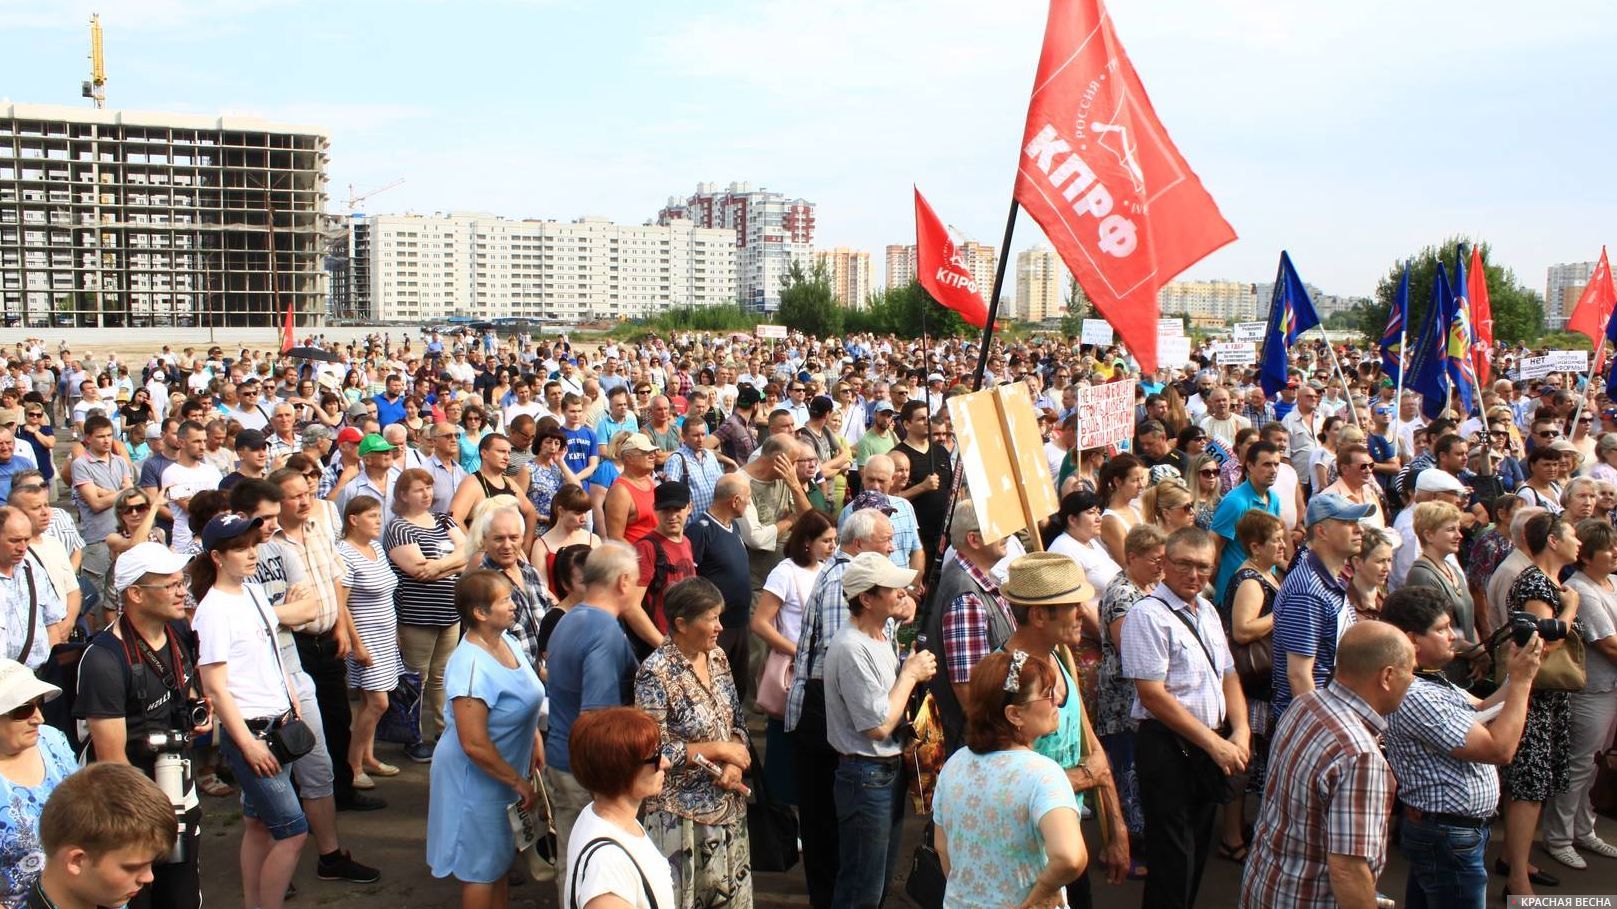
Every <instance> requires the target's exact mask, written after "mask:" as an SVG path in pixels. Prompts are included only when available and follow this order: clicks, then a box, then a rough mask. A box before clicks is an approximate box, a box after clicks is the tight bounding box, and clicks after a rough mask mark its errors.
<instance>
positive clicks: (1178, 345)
mask: <svg viewBox="0 0 1617 909" xmlns="http://www.w3.org/2000/svg"><path fill="white" fill-rule="evenodd" d="M1157 363H1159V364H1161V365H1162V366H1164V367H1166V368H1168V369H1178V368H1181V367H1184V366H1187V365H1189V363H1190V339H1189V338H1186V337H1184V336H1179V337H1172V338H1164V337H1159V338H1157Z"/></svg>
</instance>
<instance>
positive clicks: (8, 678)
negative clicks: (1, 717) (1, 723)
mask: <svg viewBox="0 0 1617 909" xmlns="http://www.w3.org/2000/svg"><path fill="white" fill-rule="evenodd" d="M61 693H62V689H60V688H57V687H56V686H55V685H47V684H46V683H44V682H41V681H40V680H39V679H38V678H36V677H35V676H34V673H33V670H31V669H29V668H28V667H27V666H24V665H23V664H21V663H19V662H17V661H16V660H5V659H0V713H9V712H10V711H12V710H15V709H17V708H18V707H21V706H22V705H24V704H26V703H28V702H29V701H31V700H33V699H34V698H37V697H41V696H43V697H44V698H45V700H47V701H49V700H54V699H55V698H56V696H57V695H59V694H61Z"/></svg>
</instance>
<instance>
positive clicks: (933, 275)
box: [915, 187, 988, 328]
mask: <svg viewBox="0 0 1617 909" xmlns="http://www.w3.org/2000/svg"><path fill="white" fill-rule="evenodd" d="M915 277H916V279H917V280H919V281H920V282H921V286H922V287H924V288H926V292H927V293H929V294H931V295H932V299H934V300H937V301H938V302H939V303H942V304H943V305H944V306H947V307H949V308H950V309H952V310H954V311H955V312H957V313H960V315H961V316H962V317H964V318H965V320H966V322H967V323H968V324H971V325H975V326H977V327H978V328H984V327H986V326H987V325H988V306H987V304H985V303H983V295H982V290H981V288H979V287H978V286H977V279H976V278H974V277H972V274H971V271H970V270H969V269H967V268H966V263H965V262H964V261H962V260H961V258H960V256H959V254H958V253H957V252H956V251H955V245H954V238H953V237H950V236H949V230H948V228H946V227H944V226H943V222H942V221H939V220H938V215H937V212H934V211H933V210H932V206H930V205H928V204H927V202H926V199H925V198H923V197H922V196H921V190H920V187H916V190H915Z"/></svg>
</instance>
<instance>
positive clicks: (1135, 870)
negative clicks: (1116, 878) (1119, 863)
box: [1129, 859, 1146, 881]
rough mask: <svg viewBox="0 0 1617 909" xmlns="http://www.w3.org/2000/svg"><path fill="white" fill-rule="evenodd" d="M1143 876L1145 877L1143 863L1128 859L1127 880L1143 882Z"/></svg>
mask: <svg viewBox="0 0 1617 909" xmlns="http://www.w3.org/2000/svg"><path fill="white" fill-rule="evenodd" d="M1145 876H1146V866H1145V862H1142V861H1140V860H1139V859H1130V860H1129V880H1131V881H1143V880H1145Z"/></svg>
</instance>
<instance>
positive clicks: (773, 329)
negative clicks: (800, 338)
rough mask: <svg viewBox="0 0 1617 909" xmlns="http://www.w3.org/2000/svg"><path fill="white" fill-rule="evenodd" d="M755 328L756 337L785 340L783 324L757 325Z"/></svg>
mask: <svg viewBox="0 0 1617 909" xmlns="http://www.w3.org/2000/svg"><path fill="white" fill-rule="evenodd" d="M757 330H758V337H759V338H762V339H764V340H769V341H784V340H786V326H784V325H759V326H758V329H757Z"/></svg>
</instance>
